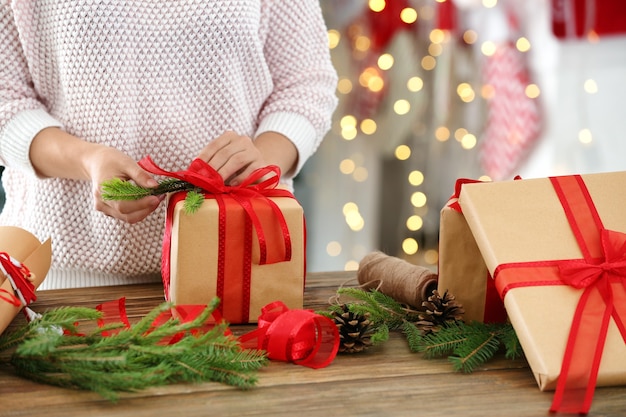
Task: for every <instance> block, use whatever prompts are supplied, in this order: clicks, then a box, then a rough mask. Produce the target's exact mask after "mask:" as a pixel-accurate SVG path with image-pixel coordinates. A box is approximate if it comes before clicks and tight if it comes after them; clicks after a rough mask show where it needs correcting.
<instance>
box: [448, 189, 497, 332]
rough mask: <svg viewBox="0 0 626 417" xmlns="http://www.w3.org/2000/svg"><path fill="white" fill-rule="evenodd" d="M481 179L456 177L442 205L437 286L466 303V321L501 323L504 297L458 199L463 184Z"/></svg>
mask: <svg viewBox="0 0 626 417" xmlns="http://www.w3.org/2000/svg"><path fill="white" fill-rule="evenodd" d="M478 182H480V181H476V180H470V179H459V180H457V182H456V185H455V191H454V194H453V195H452V197H450V199H449V200H448V202H447V203H446V205H445V206H444V207H443V208H442V209H441V212H440V222H439V265H438V285H437V289H438V291H439V293H440V294H443V293H444V292H445V291H449V292H450V293H451V294H453V295H454V296H455V298H456V300H457V301H458V302H459V303H461V304H462V305H463V308H464V309H465V315H464V320H465V321H466V322H472V321H477V322H485V323H502V322H505V321H506V311H505V310H504V305H503V303H502V299H501V298H500V296H499V295H498V293H497V291H496V287H495V284H494V282H493V279H492V278H491V275H490V274H489V270H488V269H487V266H486V265H485V261H484V260H483V257H482V254H481V253H480V250H479V249H478V245H477V244H476V240H475V239H474V236H473V235H472V232H471V230H470V228H469V226H468V225H467V221H466V220H465V216H463V212H462V210H461V206H460V205H459V203H458V197H459V193H460V191H461V187H462V186H463V184H468V183H478Z"/></svg>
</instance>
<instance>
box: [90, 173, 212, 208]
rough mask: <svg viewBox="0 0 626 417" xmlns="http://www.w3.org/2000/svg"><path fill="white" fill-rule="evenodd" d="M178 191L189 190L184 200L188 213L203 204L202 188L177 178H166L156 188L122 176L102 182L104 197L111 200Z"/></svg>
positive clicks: (137, 198) (130, 199)
mask: <svg viewBox="0 0 626 417" xmlns="http://www.w3.org/2000/svg"><path fill="white" fill-rule="evenodd" d="M178 191H188V193H187V197H186V198H185V202H184V210H185V212H186V213H189V214H193V213H195V212H196V211H198V209H199V208H200V206H201V205H202V202H203V201H204V195H203V194H202V192H201V190H200V189H199V188H197V187H195V186H194V185H192V184H190V183H188V182H186V181H182V180H179V179H176V178H166V179H164V180H162V181H160V182H159V185H158V186H156V187H155V188H146V187H141V186H139V185H137V184H135V183H134V182H132V181H125V180H122V179H120V178H113V179H111V180H107V181H104V182H103V183H102V184H101V192H102V199H103V200H109V201H132V200H139V199H141V198H144V197H147V196H151V195H161V194H167V193H175V192H178Z"/></svg>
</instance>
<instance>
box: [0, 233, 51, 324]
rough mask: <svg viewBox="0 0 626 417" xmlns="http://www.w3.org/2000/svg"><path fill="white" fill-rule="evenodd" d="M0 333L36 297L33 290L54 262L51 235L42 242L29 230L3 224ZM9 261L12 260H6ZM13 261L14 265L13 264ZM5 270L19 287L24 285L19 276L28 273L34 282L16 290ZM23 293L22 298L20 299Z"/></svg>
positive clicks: (29, 278)
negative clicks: (24, 288) (18, 292)
mask: <svg viewBox="0 0 626 417" xmlns="http://www.w3.org/2000/svg"><path fill="white" fill-rule="evenodd" d="M0 256H2V257H3V259H2V262H1V263H2V264H3V266H2V271H0V333H2V332H3V331H4V330H5V329H6V328H7V327H8V326H9V324H11V322H12V321H13V319H14V318H15V316H17V314H18V313H19V312H20V310H21V309H22V308H23V307H24V302H25V303H26V304H28V303H29V302H31V301H34V300H35V298H36V297H35V295H34V290H35V289H37V287H39V285H41V283H42V282H43V281H44V279H45V278H46V276H47V274H48V270H49V269H50V264H51V262H52V243H51V241H50V239H48V240H46V241H45V242H44V243H41V242H40V241H39V240H38V239H37V238H36V237H35V236H34V235H33V234H31V233H30V232H28V231H26V230H24V229H22V228H19V227H15V226H0ZM5 262H10V263H11V264H10V265H8V264H5ZM11 265H12V266H11ZM5 273H6V274H11V278H12V280H13V283H15V285H16V288H18V289H19V288H20V287H24V286H23V285H20V284H19V283H18V282H17V279H18V278H20V277H18V276H13V274H22V275H23V276H24V277H26V276H28V278H27V280H28V281H29V282H30V284H31V285H26V287H29V288H26V289H27V290H28V292H31V291H32V293H31V294H30V295H29V294H27V293H23V294H16V292H15V290H14V286H13V283H11V280H9V279H8V276H7V275H5ZM20 297H22V299H20Z"/></svg>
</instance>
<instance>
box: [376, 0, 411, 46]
mask: <svg viewBox="0 0 626 417" xmlns="http://www.w3.org/2000/svg"><path fill="white" fill-rule="evenodd" d="M410 7H411V5H410V4H409V2H408V0H390V1H387V2H386V4H385V8H384V9H382V10H381V11H379V12H375V11H373V10H372V9H370V8H367V11H366V12H365V24H366V26H367V27H368V28H369V33H370V39H371V41H372V43H371V48H372V51H373V52H375V53H379V52H381V51H382V50H384V49H385V48H386V47H387V46H389V43H390V42H391V41H392V40H393V38H394V36H395V35H396V34H397V33H398V32H400V31H402V30H407V29H409V28H410V27H411V26H412V25H413V24H412V23H405V22H404V21H403V20H402V19H400V13H401V12H402V10H404V9H406V8H410Z"/></svg>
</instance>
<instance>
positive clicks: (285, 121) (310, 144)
mask: <svg viewBox="0 0 626 417" xmlns="http://www.w3.org/2000/svg"><path fill="white" fill-rule="evenodd" d="M264 132H276V133H280V134H281V135H284V136H286V137H287V138H289V140H291V141H292V142H293V144H294V145H295V146H296V149H297V150H298V165H297V166H296V169H295V171H294V173H293V175H292V176H291V177H294V176H295V175H296V174H297V173H298V172H300V169H301V168H302V166H303V165H304V163H305V162H306V161H307V159H309V157H310V156H311V155H313V152H315V150H316V148H317V141H316V135H317V133H316V131H315V127H314V126H313V125H312V124H311V122H309V120H308V119H307V118H306V117H304V116H301V115H299V114H296V113H272V114H269V115H267V116H266V117H265V118H264V119H263V120H262V121H261V124H260V125H259V128H258V129H257V132H256V136H259V135H260V134H261V133H264ZM289 179H291V178H289Z"/></svg>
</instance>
